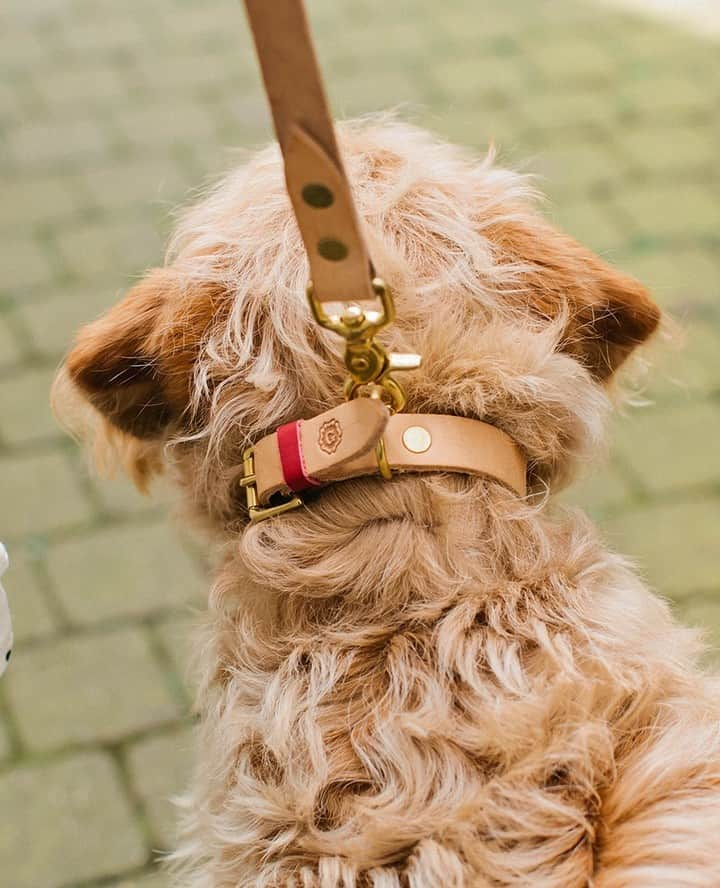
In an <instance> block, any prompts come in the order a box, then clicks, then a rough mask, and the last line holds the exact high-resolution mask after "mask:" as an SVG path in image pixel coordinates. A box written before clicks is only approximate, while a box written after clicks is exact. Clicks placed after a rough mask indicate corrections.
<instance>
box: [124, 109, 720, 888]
mask: <svg viewBox="0 0 720 888" xmlns="http://www.w3.org/2000/svg"><path fill="white" fill-rule="evenodd" d="M342 142H343V150H344V154H345V156H346V158H347V165H348V170H349V175H350V178H351V181H352V182H353V183H355V186H356V197H357V202H358V206H359V209H360V212H361V215H362V217H363V218H364V220H365V224H366V227H367V232H368V237H369V242H370V251H371V254H372V255H373V257H374V259H375V262H376V264H377V267H378V269H379V271H380V273H381V274H382V276H383V277H384V278H385V279H386V280H388V282H389V283H390V285H391V286H392V287H393V290H394V292H395V293H396V297H397V303H398V313H399V320H398V323H397V324H396V326H395V327H394V328H393V329H392V331H391V332H390V333H389V334H388V336H387V341H388V342H389V343H390V344H391V345H393V346H395V347H396V348H398V349H400V350H408V351H409V350H412V351H418V352H420V353H421V354H422V355H423V359H424V363H423V367H422V369H421V370H420V371H418V372H417V373H414V374H412V375H408V377H407V379H406V384H407V389H408V394H409V409H410V410H413V411H437V412H450V413H458V414H461V415H466V416H476V417H478V418H482V419H485V420H488V421H491V422H493V423H495V424H497V425H498V426H499V427H501V428H503V429H504V430H505V431H507V432H508V433H509V434H510V435H512V437H513V438H514V439H515V440H516V441H517V442H518V444H519V445H520V446H521V447H522V449H523V450H524V452H525V454H526V455H527V457H528V459H529V460H530V463H531V466H532V475H531V482H532V490H533V493H532V495H531V496H530V497H529V498H528V499H527V500H526V501H520V500H518V498H517V496H515V495H514V494H512V493H510V492H509V491H507V490H505V489H503V488H502V487H500V486H499V485H498V484H496V483H494V482H490V481H484V480H477V479H476V480H471V479H469V478H465V477H461V476H451V475H433V476H430V475H428V476H422V477H405V478H398V479H396V480H393V481H392V482H391V483H387V482H383V481H381V480H374V479H363V480H357V481H352V482H347V483H344V484H339V485H336V486H335V487H333V488H330V489H327V490H325V491H323V492H322V493H320V494H319V495H314V496H313V497H312V499H309V501H308V505H307V508H305V509H303V510H301V511H297V512H294V513H290V514H287V515H286V516H284V517H282V518H279V519H277V520H273V521H269V522H266V523H263V524H260V525H257V526H251V527H248V526H247V525H246V520H245V513H244V510H243V508H242V494H241V491H239V490H238V488H237V484H236V482H237V476H238V468H239V462H240V459H239V455H240V453H241V451H242V448H243V446H244V445H245V444H246V443H247V442H249V441H253V440H256V439H257V438H258V437H259V436H260V435H262V434H265V433H267V432H268V431H270V430H272V429H274V428H275V427H277V426H278V425H279V424H281V423H283V422H286V421H288V420H291V419H295V418H298V417H301V416H308V415H312V414H314V413H317V412H320V411H322V410H324V409H326V408H328V407H329V406H331V405H332V404H333V403H336V402H338V401H339V399H340V394H339V393H340V390H341V380H342V369H341V364H340V361H339V355H340V349H341V343H340V342H339V341H337V339H336V338H335V337H334V336H333V335H332V334H328V333H325V332H323V331H319V330H318V329H317V327H316V326H315V325H314V324H313V323H312V321H311V319H310V315H309V312H308V309H307V306H306V304H305V301H304V296H303V291H304V286H305V283H306V277H307V265H306V259H305V257H304V255H303V250H302V247H301V243H300V240H299V235H298V232H297V229H296V226H295V223H294V220H293V217H292V214H291V211H290V208H289V203H288V200H287V197H286V195H285V191H284V186H283V181H282V175H281V166H280V159H279V154H278V151H277V149H276V148H271V149H268V150H266V151H264V152H261V153H260V154H258V155H256V156H254V157H253V158H251V159H250V161H249V162H248V164H247V165H245V166H243V167H242V168H240V169H239V170H237V171H236V172H234V173H233V174H231V175H230V176H229V177H228V178H227V179H225V180H224V181H222V182H221V183H220V184H219V185H218V186H217V187H216V188H215V190H214V191H213V192H212V193H211V194H210V195H209V196H208V197H207V198H206V199H205V200H204V201H203V202H201V203H200V204H199V205H198V206H196V207H194V208H193V209H191V210H189V211H188V212H187V213H186V214H185V215H184V216H183V217H182V219H181V220H180V223H179V227H178V229H177V232H176V235H175V237H174V240H173V243H172V246H171V252H170V260H169V261H170V262H171V263H172V265H173V268H175V269H177V270H178V271H179V273H180V275H181V276H182V278H183V280H184V281H185V282H186V286H187V289H188V292H192V289H193V286H194V285H196V284H198V283H202V284H203V285H208V284H212V285H213V286H214V285H217V286H218V287H219V288H220V289H222V290H224V291H226V292H227V293H228V294H229V304H228V306H227V311H226V312H225V313H224V314H222V315H218V316H217V318H216V320H215V321H213V322H212V323H211V324H210V326H209V328H208V330H207V333H206V335H205V336H204V338H203V341H202V342H201V343H198V354H197V359H196V361H195V363H194V367H193V384H192V391H191V402H192V403H191V405H190V407H189V410H188V414H187V417H190V418H191V419H189V420H188V421H187V422H186V423H184V424H181V425H178V426H176V427H175V428H174V429H173V430H171V431H170V432H169V436H168V440H166V441H164V442H163V441H160V442H158V444H157V447H158V450H159V449H160V447H161V446H163V445H164V446H165V450H166V457H167V461H168V463H169V465H170V467H171V469H172V471H173V472H174V474H175V476H176V478H177V480H178V481H179V483H180V484H181V485H182V486H183V488H184V490H185V491H186V496H187V502H188V507H189V509H190V510H191V512H192V513H193V514H194V515H195V517H200V518H201V519H202V520H203V521H204V522H205V523H206V525H207V526H208V527H209V528H210V530H211V533H212V536H213V538H214V539H215V540H216V541H217V542H218V543H219V544H220V546H221V557H220V564H219V567H218V569H217V572H216V575H215V579H214V582H213V586H212V591H211V595H210V609H209V612H208V616H207V619H206V621H205V626H204V630H203V634H202V636H201V638H199V639H198V642H197V652H198V659H199V666H200V674H201V683H200V690H199V694H198V707H199V710H200V713H201V728H200V737H199V743H198V753H197V762H198V763H197V772H196V774H195V778H194V781H193V788H192V790H191V791H190V792H189V794H188V795H187V796H186V798H185V801H184V807H185V818H184V819H185V826H184V833H183V838H182V841H181V842H180V844H179V847H178V850H177V852H176V854H175V855H174V866H175V871H176V873H177V874H178V875H177V878H178V884H179V885H182V886H187V888H241V886H242V888H250V886H253V888H271V886H272V888H276V886H298V888H299V886H302V888H369V886H372V888H396V886H397V888H399V886H407V888H440V886H446V888H460V886H464V888H471V886H472V888H490V886H517V888H520V886H530V885H532V886H539V888H574V886H577V888H580V886H593V888H682V886H687V888H690V886H694V888H700V886H703V888H717V886H718V885H720V696H719V694H718V688H717V685H716V684H715V683H714V681H713V680H711V679H710V678H708V677H705V676H704V675H703V673H702V672H701V671H700V669H699V668H698V666H697V657H698V654H699V652H700V645H699V642H698V639H697V637H696V634H695V633H694V632H692V631H690V630H687V629H684V628H682V627H680V626H678V625H677V624H676V623H675V622H674V620H673V618H672V617H671V614H670V611H669V609H668V607H667V605H666V604H665V603H664V602H662V601H661V600H660V599H659V598H658V597H657V596H655V595H654V594H653V593H652V592H651V591H650V590H648V589H647V588H646V587H645V586H644V584H643V583H642V582H641V581H640V580H639V579H638V577H637V575H636V573H635V572H634V570H633V569H632V568H631V566H630V565H628V563H627V562H626V561H625V560H624V559H623V558H622V557H621V556H619V555H616V554H614V553H612V552H609V551H608V550H607V548H606V547H605V545H604V544H603V543H602V541H601V540H600V538H599V537H598V534H597V532H596V531H595V530H594V529H593V527H592V526H591V525H590V523H589V522H588V520H587V519H586V518H585V517H584V516H583V515H582V514H581V513H580V512H579V511H577V510H568V509H564V508H561V507H559V506H554V505H553V500H552V494H554V493H555V491H556V490H557V489H559V487H560V485H561V484H563V483H565V482H566V481H567V480H568V479H569V478H571V477H572V476H573V474H574V473H575V471H576V469H577V467H578V465H579V464H580V463H581V462H582V461H584V460H586V459H587V458H588V457H590V456H592V455H593V454H594V453H597V451H598V449H599V448H600V446H601V443H602V440H603V429H604V423H605V420H606V418H607V415H608V411H609V408H610V401H609V397H608V393H607V390H606V386H605V385H603V384H601V382H600V381H598V380H597V379H595V378H594V377H593V375H592V374H591V372H590V371H589V370H588V369H587V368H586V367H585V366H583V365H582V361H581V360H579V359H578V357H577V355H576V354H573V353H571V351H568V349H567V348H565V347H564V346H562V339H563V335H564V331H566V329H567V323H568V319H569V315H570V314H571V313H572V305H571V304H568V306H566V307H565V308H564V309H563V311H561V312H560V313H559V314H558V315H557V317H555V319H554V320H547V319H543V318H542V317H540V316H538V315H536V314H534V313H533V312H532V311H530V310H529V308H528V305H529V304H530V302H531V301H532V298H533V294H532V293H531V292H530V291H529V289H528V285H527V275H528V265H527V262H525V261H523V260H522V259H519V258H518V257H516V256H515V257H509V256H508V255H506V254H505V253H504V252H503V251H504V246H503V244H504V241H499V240H498V239H497V238H496V237H495V235H494V233H493V232H496V231H497V230H499V229H502V228H503V226H504V225H506V224H507V225H509V226H510V227H512V225H514V224H516V223H517V224H521V225H522V224H524V223H525V222H526V221H528V220H532V219H534V218H535V210H534V209H533V206H532V202H533V195H532V193H531V189H530V188H529V185H528V183H527V181H526V180H524V179H523V178H521V177H518V176H517V175H515V174H512V173H509V172H504V171H502V170H499V169H496V168H495V167H494V166H493V165H492V163H491V161H490V160H488V161H486V162H485V163H481V164H477V163H475V162H474V161H472V159H469V158H467V157H466V156H465V155H463V154H462V153H461V152H460V151H458V150H456V149H453V148H451V147H449V146H447V145H445V144H442V143H438V142H435V141H433V140H432V139H431V138H430V137H428V136H426V135H425V134H423V133H421V132H419V131H417V130H414V129H412V128H409V127H406V126H403V125H400V124H397V123H393V122H389V121H385V122H380V123H373V124H362V125H355V126H349V127H345V128H344V129H343V131H342ZM528 261H529V260H528ZM526 291H527V292H526ZM130 446H132V444H131V445H130ZM140 446H141V447H142V448H143V449H144V450H143V457H144V458H145V459H147V447H148V445H147V444H146V443H144V444H142V445H140Z"/></svg>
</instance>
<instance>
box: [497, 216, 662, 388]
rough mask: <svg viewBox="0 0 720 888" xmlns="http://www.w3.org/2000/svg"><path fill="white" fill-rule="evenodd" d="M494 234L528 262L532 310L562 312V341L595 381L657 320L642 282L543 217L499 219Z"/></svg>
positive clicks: (648, 332)
mask: <svg viewBox="0 0 720 888" xmlns="http://www.w3.org/2000/svg"><path fill="white" fill-rule="evenodd" d="M493 240H494V241H495V242H496V243H498V245H499V246H500V247H501V251H502V253H503V254H504V255H506V256H509V258H510V260H511V261H513V262H519V263H521V264H522V265H524V266H526V268H527V278H526V280H527V282H528V287H527V292H526V294H525V297H524V298H529V299H530V300H531V306H530V307H531V308H532V310H533V311H536V312H538V313H540V314H541V315H542V316H543V317H547V318H549V319H555V318H557V317H559V316H561V315H565V316H566V318H567V326H566V330H565V336H564V339H563V342H562V347H563V349H564V350H565V351H567V352H569V353H571V354H573V355H575V356H576V357H577V358H578V359H579V360H580V361H582V363H583V364H585V366H587V368H588V369H589V370H590V372H591V373H592V374H593V375H594V376H595V378H596V379H598V380H600V381H605V380H607V379H609V378H610V377H611V376H612V374H613V373H614V372H615V371H616V370H617V369H618V367H620V365H621V364H622V363H623V361H624V360H625V359H626V358H627V357H628V355H629V354H630V353H631V352H632V351H633V349H634V348H635V347H636V346H638V345H640V344H642V343H643V342H645V341H646V340H647V339H648V338H649V337H650V336H651V335H652V334H653V332H654V331H655V330H656V328H657V326H658V324H659V322H660V309H659V308H658V307H657V305H656V304H655V303H654V302H653V300H652V299H651V297H650V295H649V293H648V291H647V290H646V289H645V287H643V285H642V284H641V283H640V282H639V281H637V280H635V278H633V277H631V276H630V275H627V274H624V273H622V272H620V271H618V270H617V269H615V268H612V267H611V266H610V265H608V264H606V263H605V262H603V261H602V260H601V259H600V258H599V257H598V256H596V255H595V254H594V253H593V252H591V251H590V250H588V249H587V248H586V247H583V246H582V245H581V244H579V243H578V242H577V241H575V240H573V238H571V237H569V236H568V235H566V234H563V233H562V232H560V231H558V230H557V229H555V228H554V227H553V226H551V225H550V224H548V223H547V222H545V221H544V220H542V219H539V218H536V219H533V220H527V219H526V220H523V221H522V222H515V221H513V222H511V223H507V222H505V223H503V224H502V225H500V226H498V227H497V229H496V230H495V233H494V236H493Z"/></svg>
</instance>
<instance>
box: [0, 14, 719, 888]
mask: <svg viewBox="0 0 720 888" xmlns="http://www.w3.org/2000/svg"><path fill="white" fill-rule="evenodd" d="M627 5H628V6H631V7H633V9H634V11H633V12H632V13H631V14H629V13H627V12H626V11H625V10H623V9H622V8H621V7H622V6H623V0H613V2H612V3H609V4H597V3H592V2H581V0H577V2H576V0H557V2H556V0H544V2H541V3H538V2H535V0H485V2H483V3H467V2H465V0H444V2H443V3H442V4H438V3H437V0H395V2H392V3H388V2H380V0H310V3H309V8H310V13H311V16H312V20H313V26H314V30H315V34H316V39H317V42H318V49H319V52H320V56H321V60H322V63H323V66H324V70H325V73H326V76H327V81H328V85H329V91H330V94H331V99H332V103H333V107H334V109H335V112H336V114H337V115H338V116H347V115H353V114H358V113H362V112H367V111H371V110H375V109H380V108H385V107H388V106H396V105H399V106H400V107H401V109H402V113H403V114H405V115H407V116H408V117H410V118H412V119H414V120H415V121H417V122H419V123H421V124H423V125H425V126H428V127H430V128H432V129H433V130H435V131H437V132H438V133H440V134H441V135H444V136H446V137H448V138H450V139H452V140H456V141H460V142H464V143H466V144H468V145H471V146H474V147H476V148H477V149H478V150H479V151H483V150H485V149H486V148H487V146H488V144H489V143H490V142H491V141H492V142H495V143H496V144H497V145H498V146H499V148H500V150H501V160H502V162H504V163H507V164H512V165H515V166H518V167H519V168H521V169H523V170H527V171H531V172H535V173H537V174H538V175H539V176H540V177H541V178H540V185H541V187H542V188H543V189H544V190H545V191H546V192H547V193H548V195H549V198H550V201H549V203H548V207H547V212H548V214H549V215H550V216H551V218H553V219H554V220H555V221H556V222H557V223H558V224H560V225H561V226H563V227H565V228H566V229H568V230H569V231H570V232H571V233H572V234H574V235H575V236H576V237H578V238H579V239H581V240H583V241H585V242H586V243H588V244H589V245H591V246H592V247H594V248H595V249H596V250H598V251H599V252H601V253H602V254H603V255H604V256H606V257H607V258H609V259H610V260H611V261H613V262H615V263H616V264H618V265H620V266H621V267H623V268H625V269H627V270H629V271H632V272H634V273H635V274H637V275H638V276H639V277H641V278H642V279H643V280H644V281H646V282H647V283H648V284H650V285H651V286H652V287H653V289H654V293H655V295H656V297H657V299H658V300H659V301H660V303H661V304H662V305H663V306H664V307H665V308H666V309H668V310H669V311H670V312H672V313H673V314H674V315H675V317H676V318H678V319H679V320H680V321H681V323H682V326H683V327H684V328H685V329H686V331H687V336H686V339H687V341H686V346H685V350H684V352H682V353H680V352H673V351H670V352H663V350H662V349H660V350H656V354H655V362H656V370H655V374H654V377H653V379H654V381H653V383H652V384H651V386H650V388H649V390H648V392H647V395H648V400H649V401H650V402H651V404H649V405H648V406H645V407H642V408H639V409H636V410H633V411H626V415H623V416H621V417H619V418H618V420H617V422H616V424H615V427H614V431H613V446H612V452H611V458H610V459H609V461H608V463H607V465H606V466H605V467H604V468H603V469H602V471H600V472H598V473H597V474H596V475H594V476H591V477H590V478H588V479H586V480H585V481H583V482H581V483H580V484H579V485H578V486H577V487H576V488H575V489H573V490H572V491H571V492H570V493H569V498H570V499H571V500H572V501H574V502H577V503H581V504H582V505H583V506H585V507H586V508H587V509H588V510H589V512H590V513H591V514H592V515H593V516H594V517H595V518H596V519H597V520H598V521H599V522H600V523H601V525H602V527H603V529H604V532H605V533H606V535H607V538H608V540H609V541H610V543H611V544H612V545H613V546H616V547H618V548H620V549H622V550H624V551H627V552H629V553H631V554H632V555H633V556H634V557H636V559H637V560H638V562H639V564H640V566H641V570H642V572H643V573H644V575H645V576H646V577H647V578H648V580H649V581H650V582H651V583H652V584H653V585H654V587H655V588H656V589H657V590H659V591H660V592H661V593H662V594H664V595H666V596H668V597H669V598H670V599H671V600H672V601H673V602H674V605H675V607H676V608H677V611H678V613H679V614H680V615H681V617H682V618H683V619H686V620H687V621H689V622H692V623H695V624H699V625H703V626H705V627H706V628H707V630H708V636H709V639H710V641H711V642H712V644H713V645H714V646H715V647H714V650H715V651H717V649H718V645H720V570H719V568H720V552H719V546H718V542H719V537H720V446H719V445H718V442H719V441H720V259H719V253H720V250H719V249H718V247H719V246H720V114H718V110H719V108H720V65H719V64H718V44H717V42H715V41H716V39H717V38H715V37H713V36H712V33H713V31H714V32H715V34H718V32H720V5H719V4H717V3H716V2H712V0H711V2H708V3H703V2H702V0H700V2H698V0H693V2H688V3H687V17H686V18H687V20H686V21H685V20H683V14H682V13H680V14H678V13H677V10H678V9H680V7H683V4H679V3H676V4H672V5H673V6H674V8H675V11H676V20H674V21H673V20H668V21H664V20H661V19H658V18H654V17H653V16H652V15H646V14H644V13H643V11H642V10H643V7H645V5H646V3H645V2H644V0H627ZM652 5H657V6H660V7H661V6H666V7H667V6H670V5H671V4H668V3H664V2H663V0H647V6H652ZM711 7H712V8H711ZM713 8H714V10H715V12H714V13H713ZM698 10H700V13H701V14H700V16H699V17H698ZM703 10H704V13H703ZM703 15H705V16H706V17H705V18H703ZM0 71H1V72H2V76H1V77H0V232H1V233H2V237H0V538H1V539H3V540H4V541H5V542H6V543H7V545H8V548H9V550H10V554H11V560H12V566H11V570H10V572H9V573H8V574H7V575H6V577H5V583H6V586H7V588H8V591H9V595H10V599H11V604H12V607H13V609H14V614H15V621H16V634H17V642H16V652H15V657H14V658H13V662H12V663H11V666H10V669H9V672H8V674H7V676H6V677H5V678H4V679H3V681H2V682H0V812H1V813H0V873H1V875H0V881H1V882H2V884H3V886H7V888H60V886H62V888H70V886H74V888H91V886H101V885H112V886H121V885H122V886H124V888H131V886H135V888H160V886H163V885H165V884H166V880H165V879H164V877H162V876H161V875H159V874H158V873H157V872H156V871H155V869H154V864H153V860H154V854H153V850H154V849H160V848H165V847H168V844H169V842H170V840H171V835H172V826H171V824H172V815H171V811H170V806H169V803H168V802H167V801H166V799H167V797H168V796H169V795H171V794H172V793H173V792H175V791H176V790H177V789H179V788H180V787H181V785H182V783H183V780H184V777H185V775H186V773H187V769H188V746H189V736H190V734H189V732H190V721H189V716H188V706H189V696H190V694H189V689H188V687H187V684H186V681H185V678H184V667H183V663H184V660H185V655H184V653H183V645H184V636H185V633H186V629H187V626H188V624H189V620H190V614H191V610H192V608H193V607H196V608H198V607H202V605H203V600H204V596H205V590H206V582H205V576H204V573H205V569H204V559H203V552H202V551H199V550H197V549H196V548H194V546H193V544H192V543H191V542H190V541H188V540H186V539H183V538H181V536H180V535H179V534H178V533H177V532H176V531H175V530H173V529H172V525H171V523H170V522H169V521H168V519H167V513H168V500H169V498H168V496H167V494H165V493H161V494H160V496H159V497H158V498H157V499H151V500H145V499H142V498H141V497H139V496H138V495H136V494H135V493H133V492H132V491H131V489H130V488H129V487H128V486H127V485H126V484H124V483H122V482H120V481H117V482H112V483H104V482H102V483H101V482H98V481H97V480H95V479H93V478H90V477H89V476H88V474H87V473H86V471H85V469H84V467H83V462H82V458H81V455H80V454H79V453H78V452H77V450H76V448H75V447H74V445H73V444H72V442H70V441H68V440H66V439H65V438H64V437H63V436H62V434H61V433H60V432H59V431H58V429H57V428H56V426H55V424H54V422H53V419H52V417H51V415H50V412H49V408H48V392H49V388H50V382H51V379H52V376H53V372H54V369H55V367H56V366H57V364H58V361H59V359H60V358H61V356H62V354H63V352H64V351H65V349H66V348H67V346H68V344H69V342H70V340H71V337H72V334H73V332H74V330H75V329H76V328H77V327H78V326H79V325H80V324H81V323H83V322H85V321H87V320H90V319H91V318H93V317H94V316H95V315H97V314H98V313H99V312H100V311H102V310H103V309H104V308H106V307H107V306H109V305H110V304H111V303H113V302H114V301H115V300H116V299H117V297H118V295H119V294H120V293H121V292H122V291H123V290H124V289H126V288H127V287H128V286H129V285H130V284H131V283H132V281H133V280H134V279H135V278H136V277H137V276H138V275H139V274H140V273H141V272H142V270H143V269H144V268H145V267H146V266H148V265H150V264H153V263H158V262H159V261H160V260H161V257H162V252H163V242H164V240H165V238H166V236H167V234H168V231H169V227H170V218H169V215H168V214H169V211H170V209H171V208H172V207H173V206H174V205H176V204H177V203H178V202H180V201H183V200H185V199H187V198H188V196H189V194H190V192H191V191H192V190H193V189H197V188H198V187H199V186H200V185H202V183H203V182H205V181H206V180H207V179H208V178H212V177H213V176H216V175H217V174H218V173H219V172H220V171H222V170H223V169H224V168H226V167H228V166H230V165H232V163H234V162H235V154H234V151H233V149H237V148H238V147H252V146H256V145H259V144H261V143H263V142H265V141H266V140H267V139H268V138H269V135H270V129H269V122H268V110H267V107H266V103H265V98H264V96H263V94H262V92H261V89H260V84H259V79H258V74H257V69H256V62H255V58H254V55H253V53H252V51H251V47H250V43H249V39H248V33H247V28H246V24H245V20H244V15H243V11H242V8H241V5H240V4H239V3H238V2H235V0H206V2H204V3H202V4H198V3H195V2H191V0H154V2H152V3H148V2H140V0H125V2H123V3H118V2H114V0H113V2H110V0H6V2H4V3H3V4H2V8H1V9H0ZM566 496H568V495H566Z"/></svg>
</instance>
